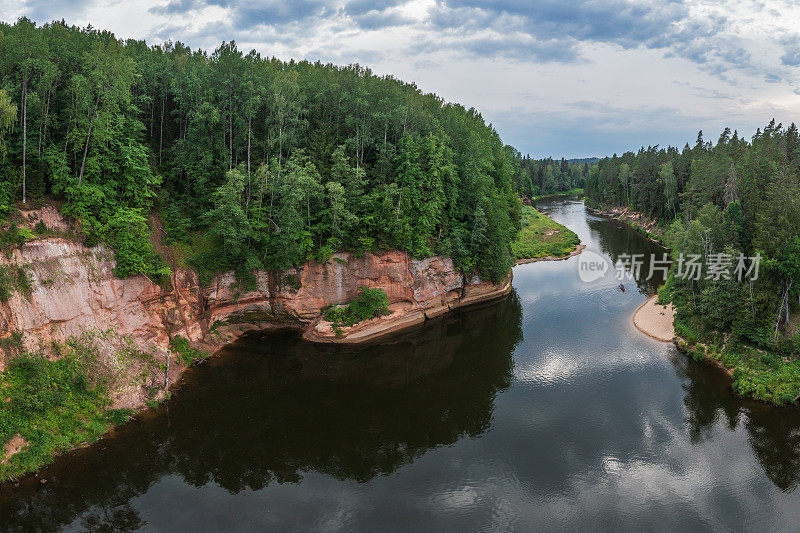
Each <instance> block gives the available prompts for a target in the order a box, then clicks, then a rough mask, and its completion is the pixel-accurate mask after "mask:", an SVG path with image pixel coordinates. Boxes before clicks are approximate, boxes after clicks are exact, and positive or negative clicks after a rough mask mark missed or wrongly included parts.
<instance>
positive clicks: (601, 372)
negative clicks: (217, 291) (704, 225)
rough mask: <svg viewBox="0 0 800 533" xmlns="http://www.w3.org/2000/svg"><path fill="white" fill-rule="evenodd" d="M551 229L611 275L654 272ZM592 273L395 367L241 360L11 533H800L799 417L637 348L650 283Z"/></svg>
mask: <svg viewBox="0 0 800 533" xmlns="http://www.w3.org/2000/svg"><path fill="white" fill-rule="evenodd" d="M547 210H548V211H549V212H550V214H551V215H552V216H553V217H554V218H556V219H557V220H558V221H559V222H562V223H564V224H566V225H567V226H568V227H570V228H572V229H574V230H575V231H576V232H577V233H578V234H579V236H580V237H581V239H582V240H583V241H584V242H585V243H586V244H588V246H589V249H590V250H594V251H596V252H598V253H601V252H602V253H605V254H606V255H607V256H608V257H609V258H610V259H612V260H613V259H614V258H618V257H619V255H620V254H622V253H628V254H633V253H645V254H646V255H649V254H650V253H653V252H655V253H659V252H660V250H659V248H658V247H657V246H655V245H654V244H652V243H650V242H648V241H647V240H645V239H643V238H642V237H641V236H640V235H639V234H637V233H635V232H632V230H627V229H626V228H624V226H620V225H619V224H618V223H616V222H612V221H607V220H604V219H601V218H599V217H596V216H593V215H587V214H586V213H585V211H584V210H583V206H582V204H580V203H575V202H573V203H553V202H551V203H550V204H549V205H548V206H547ZM577 262H578V260H577V259H576V258H572V259H569V260H567V261H565V262H548V263H539V264H532V265H524V266H520V267H518V268H517V269H516V270H515V281H514V284H515V293H514V294H512V296H511V297H510V298H509V299H508V300H507V301H504V302H501V303H498V304H496V305H491V306H487V307H485V308H483V309H470V310H468V311H465V312H464V313H461V314H457V315H454V316H451V317H446V318H444V319H442V320H440V321H437V322H432V323H430V324H428V327H426V328H424V329H422V330H419V331H417V332H415V333H413V334H409V335H405V336H403V337H400V338H397V339H395V340H394V341H393V342H391V343H387V344H384V345H380V346H371V347H366V348H363V349H359V350H346V349H329V348H322V347H317V346H312V345H308V344H303V343H301V342H299V341H298V339H297V337H296V335H295V334H293V333H290V332H283V333H279V334H275V335H270V336H267V337H264V338H261V339H257V338H250V339H247V340H245V341H244V342H242V343H240V344H237V345H234V346H232V347H231V348H230V350H229V353H227V354H226V355H225V356H224V357H221V358H216V359H213V360H211V361H208V362H207V363H206V364H205V365H203V366H202V367H200V368H198V369H196V371H194V372H192V373H191V374H190V375H188V376H187V377H186V381H185V382H184V383H185V385H184V387H183V389H182V390H181V391H180V392H179V393H178V394H176V396H175V397H174V398H173V399H172V400H171V401H170V402H169V403H168V404H167V405H166V406H165V407H164V408H162V409H160V410H159V411H157V412H155V413H154V414H152V415H151V416H149V417H147V419H145V420H140V421H137V422H135V423H132V424H130V425H128V426H126V427H124V428H122V429H121V430H119V431H118V432H117V434H116V435H114V436H113V437H111V438H108V439H104V440H103V441H101V443H99V445H97V446H94V447H91V448H89V449H87V450H82V451H79V452H75V453H73V454H71V455H70V456H68V457H65V458H64V459H62V460H59V461H58V462H57V463H56V464H55V465H54V466H53V467H52V468H50V469H47V470H46V471H45V472H44V476H45V477H46V478H47V479H48V482H47V483H46V484H44V485H42V484H39V483H38V482H37V480H36V479H33V478H29V479H27V480H25V481H24V482H23V483H22V485H21V486H20V487H10V486H6V487H4V488H0V530H2V531H5V530H10V531H22V530H55V529H59V528H61V527H64V526H66V527H67V529H69V528H72V529H115V530H123V531H124V530H134V529H136V528H138V527H142V526H144V527H150V528H156V529H162V530H174V529H197V528H200V529H205V530H232V529H240V530H272V529H280V528H284V529H290V528H294V529H309V530H323V529H352V530H366V531H371V530H376V529H386V528H387V526H388V525H389V524H390V525H391V526H393V527H394V528H395V529H403V530H420V529H426V530H439V529H448V530H474V529H485V530H514V529H518V530H530V529H532V528H535V529H537V530H586V529H615V530H618V529H624V530H642V529H650V530H660V529H665V528H671V529H679V530H693V529H713V528H714V527H715V526H716V527H719V528H723V527H727V528H729V529H759V530H761V529H764V530H767V529H777V530H786V529H793V528H796V527H795V525H796V523H797V521H798V520H800V505H798V503H800V501H799V500H798V498H800V491H797V490H795V489H796V486H797V483H798V481H800V411H798V410H786V409H776V408H770V407H768V406H765V405H761V404H756V403H751V402H743V401H740V400H738V399H736V398H734V397H733V396H732V395H731V391H730V380H729V378H728V377H727V376H726V375H725V374H724V373H722V372H720V371H719V370H718V369H715V368H713V367H711V366H709V365H704V364H698V363H695V362H694V361H692V360H690V359H687V358H686V357H684V356H683V355H680V354H679V353H677V351H676V350H675V349H674V347H673V346H671V345H668V344H663V343H658V342H656V341H653V340H652V339H649V338H647V337H644V336H643V335H641V334H639V333H638V332H637V331H636V330H635V329H634V328H633V326H632V324H631V320H630V318H631V314H632V312H633V310H634V309H635V308H636V307H637V306H638V305H640V304H641V302H643V301H644V300H645V295H646V294H647V293H649V292H651V291H652V290H655V286H656V284H655V283H653V284H652V285H648V284H647V283H646V281H645V280H640V281H641V284H640V286H639V291H636V290H629V291H627V292H626V293H621V292H620V291H619V290H617V289H616V282H615V281H614V279H613V275H612V276H611V278H610V279H602V280H598V281H597V282H596V283H594V284H586V283H582V282H581V281H580V280H579V277H578V275H577V269H576V265H577ZM645 269H646V267H645ZM644 272H647V271H646V270H644ZM630 288H631V289H633V284H630ZM523 334H524V339H523ZM148 522H149V523H148Z"/></svg>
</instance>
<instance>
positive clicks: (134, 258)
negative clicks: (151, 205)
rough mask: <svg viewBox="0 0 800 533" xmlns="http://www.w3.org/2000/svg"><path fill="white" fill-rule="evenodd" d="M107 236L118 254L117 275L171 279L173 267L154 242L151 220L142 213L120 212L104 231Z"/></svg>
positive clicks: (160, 279)
mask: <svg viewBox="0 0 800 533" xmlns="http://www.w3.org/2000/svg"><path fill="white" fill-rule="evenodd" d="M103 234H104V235H105V237H106V239H107V240H108V242H109V244H110V245H111V247H112V248H113V249H114V251H115V252H116V259H117V266H116V268H115V269H114V274H115V275H116V276H118V277H120V278H129V277H131V276H137V275H139V274H143V275H145V276H148V277H150V278H151V279H153V280H155V281H156V282H163V281H164V280H166V279H169V275H170V270H169V267H167V266H166V265H165V264H164V261H163V260H162V259H161V257H160V256H159V255H158V254H156V251H155V249H154V248H153V245H152V244H151V243H150V231H149V227H148V225H147V219H146V218H145V217H144V216H143V215H142V214H141V213H140V212H139V210H137V209H131V208H121V209H119V210H118V211H117V212H116V213H114V215H113V216H112V217H111V218H110V219H109V221H108V223H107V224H106V225H105V227H104V228H103Z"/></svg>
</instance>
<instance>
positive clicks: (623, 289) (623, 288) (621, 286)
mask: <svg viewBox="0 0 800 533" xmlns="http://www.w3.org/2000/svg"><path fill="white" fill-rule="evenodd" d="M618 288H619V290H621V291H622V292H625V285H623V284H622V283H620V284H619V287H618Z"/></svg>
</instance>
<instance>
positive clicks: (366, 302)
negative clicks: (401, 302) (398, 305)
mask: <svg viewBox="0 0 800 533" xmlns="http://www.w3.org/2000/svg"><path fill="white" fill-rule="evenodd" d="M388 304H389V298H388V296H386V293H385V292H384V291H383V289H377V288H376V289H368V288H367V287H362V288H361V289H359V293H358V296H356V298H355V300H353V301H352V302H350V303H349V304H348V305H344V306H338V307H329V308H328V309H327V310H326V311H325V313H324V317H325V320H327V321H328V322H331V323H332V324H333V327H334V331H337V333H339V331H340V328H342V327H351V326H354V325H356V324H358V323H359V322H363V321H364V320H369V319H370V318H375V317H378V316H383V315H388V314H389V307H388Z"/></svg>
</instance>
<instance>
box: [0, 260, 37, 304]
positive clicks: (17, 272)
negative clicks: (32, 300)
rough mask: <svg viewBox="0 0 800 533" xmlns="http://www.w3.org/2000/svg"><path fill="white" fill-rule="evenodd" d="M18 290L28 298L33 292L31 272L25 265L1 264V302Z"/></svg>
mask: <svg viewBox="0 0 800 533" xmlns="http://www.w3.org/2000/svg"><path fill="white" fill-rule="evenodd" d="M17 292H19V293H21V294H22V295H23V296H25V297H26V298H29V297H30V295H31V293H32V292H33V286H32V281H31V275H30V272H29V271H28V269H27V268H25V267H24V266H17V265H2V266H0V302H5V301H6V300H8V299H9V298H10V297H11V295H12V294H14V293H17Z"/></svg>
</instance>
